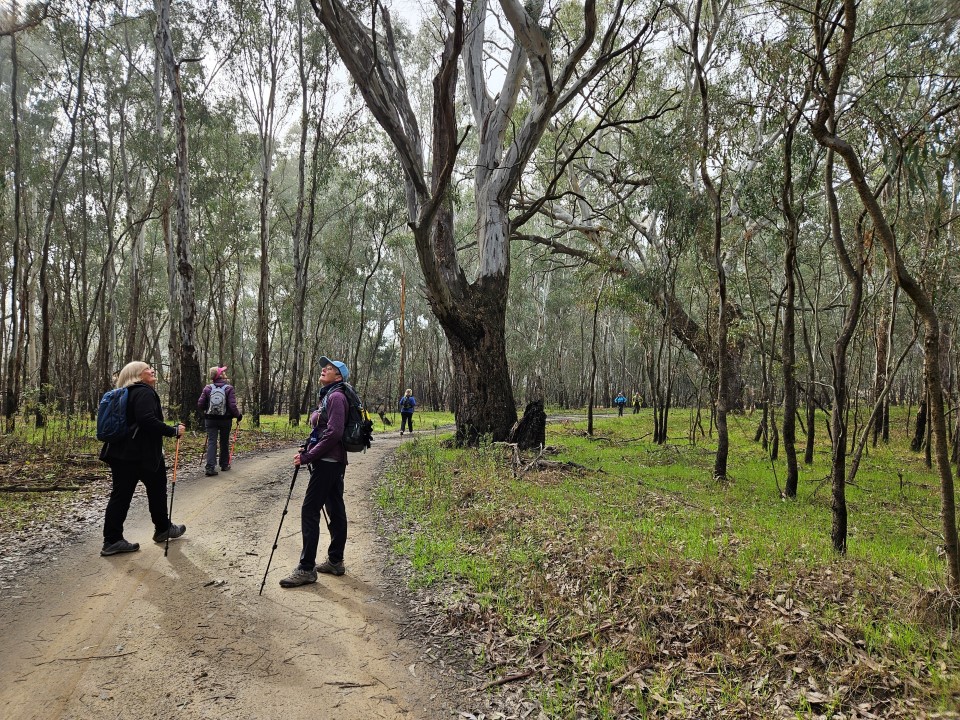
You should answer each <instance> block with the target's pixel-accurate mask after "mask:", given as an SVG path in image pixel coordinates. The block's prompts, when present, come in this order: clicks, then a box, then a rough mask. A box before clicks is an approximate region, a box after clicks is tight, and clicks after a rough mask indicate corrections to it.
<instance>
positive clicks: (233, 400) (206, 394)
mask: <svg viewBox="0 0 960 720" xmlns="http://www.w3.org/2000/svg"><path fill="white" fill-rule="evenodd" d="M213 384H214V385H216V386H217V387H226V393H227V414H226V415H207V414H206V412H207V408H208V407H210V386H209V385H207V386H206V387H205V388H203V392H202V393H200V399H199V400H197V409H199V410H201V411H202V412H203V413H204V417H205V418H207V419H208V420H222V419H224V418H236V419H237V421H238V422H239V421H240V420H242V419H243V413H242V412H240V410H239V409H238V408H237V396H236V394H235V393H234V392H233V385H231V384H229V383H228V382H226V381H224V380H217V381H216V382H215V383H213Z"/></svg>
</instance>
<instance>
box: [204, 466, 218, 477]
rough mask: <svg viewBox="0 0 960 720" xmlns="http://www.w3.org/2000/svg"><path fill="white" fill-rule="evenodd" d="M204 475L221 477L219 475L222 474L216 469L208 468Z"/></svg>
mask: <svg viewBox="0 0 960 720" xmlns="http://www.w3.org/2000/svg"><path fill="white" fill-rule="evenodd" d="M203 473H204V475H219V474H220V473H219V472H218V471H217V469H216V468H212V467H208V468H207V469H206V470H204V471H203Z"/></svg>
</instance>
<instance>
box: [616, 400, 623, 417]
mask: <svg viewBox="0 0 960 720" xmlns="http://www.w3.org/2000/svg"><path fill="white" fill-rule="evenodd" d="M617 415H623V405H622V404H621V403H617Z"/></svg>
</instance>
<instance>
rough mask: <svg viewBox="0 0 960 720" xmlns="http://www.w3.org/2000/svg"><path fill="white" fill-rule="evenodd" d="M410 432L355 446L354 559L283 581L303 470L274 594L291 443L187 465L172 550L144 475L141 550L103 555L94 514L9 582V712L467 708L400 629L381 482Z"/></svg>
mask: <svg viewBox="0 0 960 720" xmlns="http://www.w3.org/2000/svg"><path fill="white" fill-rule="evenodd" d="M398 442H399V440H398V439H396V438H385V437H378V438H377V441H376V442H375V443H374V447H373V448H372V449H371V450H370V451H368V452H367V453H366V454H363V455H356V454H354V455H351V457H350V466H349V467H348V469H347V476H346V486H347V498H346V503H347V514H348V517H349V518H350V528H349V539H348V541H347V552H346V558H345V562H346V565H347V574H346V575H345V576H343V577H328V576H324V575H321V576H320V579H319V581H318V582H317V584H315V585H307V586H304V587H301V588H295V589H291V590H284V589H282V588H280V587H279V585H278V584H277V582H278V580H279V579H280V578H281V577H283V576H284V575H285V574H286V573H287V572H288V571H289V570H290V569H292V568H293V566H294V565H295V564H296V561H297V559H298V555H299V551H300V502H301V500H302V498H303V492H304V490H305V488H306V477H304V475H305V473H301V475H300V477H299V478H298V480H297V484H296V487H295V489H294V492H293V499H292V500H291V502H290V512H289V514H288V515H287V517H286V519H285V521H284V525H283V531H282V534H281V537H280V544H279V547H278V549H277V551H276V554H275V555H274V558H273V565H272V566H271V568H270V575H269V577H268V578H267V584H266V587H265V588H264V591H263V595H262V596H258V594H257V593H258V591H259V589H260V582H261V580H262V578H263V573H264V570H265V568H266V564H267V558H268V557H269V555H270V549H271V546H272V544H273V539H274V537H275V536H276V532H277V523H278V522H279V520H280V514H281V511H282V508H283V503H284V501H285V500H286V496H287V493H288V491H289V489H290V478H291V476H292V469H293V468H292V465H291V459H292V456H293V451H292V450H289V451H276V452H272V453H269V454H266V455H261V456H258V457H254V458H250V459H240V460H239V461H238V462H237V463H236V464H235V467H234V469H233V470H232V471H230V472H228V473H221V474H220V475H219V476H216V477H210V478H208V477H203V476H202V474H199V473H197V472H196V471H193V472H191V473H190V474H181V475H180V477H179V478H178V480H179V481H178V483H177V490H176V496H175V500H174V512H173V516H174V520H175V521H176V522H181V523H186V525H187V534H186V535H185V536H184V537H183V538H181V539H179V540H175V541H173V542H171V543H170V553H169V556H168V557H164V554H163V545H162V544H155V543H153V542H151V535H152V525H151V523H150V520H149V514H148V512H147V509H146V503H145V499H144V497H143V493H142V487H141V488H138V492H137V497H136V498H135V499H134V504H133V507H132V508H131V512H130V515H129V517H128V519H127V524H126V528H125V535H126V537H127V539H128V540H131V541H136V542H139V543H140V545H141V549H140V551H139V552H136V553H131V554H128V555H116V556H113V557H110V558H102V557H100V556H99V554H98V553H99V550H100V545H101V537H100V532H99V529H98V528H88V529H87V530H85V531H84V532H83V533H82V535H81V536H80V537H78V539H77V542H76V543H75V544H73V545H69V546H67V547H64V548H62V549H61V551H60V553H59V556H58V557H57V558H55V559H53V560H51V561H48V562H45V563H43V565H42V566H41V567H39V568H38V569H37V570H36V572H35V573H33V577H27V578H25V579H24V580H23V582H22V583H19V584H18V585H17V586H15V587H13V588H6V589H5V590H4V593H3V597H2V598H0V627H2V628H3V633H2V639H0V717H2V718H17V719H20V718H44V719H47V718H76V719H78V720H79V719H80V718H145V717H146V718H178V719H189V718H251V719H253V718H258V719H259V718H284V719H285V720H295V719H297V718H310V719H311V720H323V719H324V718H337V719H338V720H350V719H352V718H356V719H357V720H360V719H364V720H367V719H369V718H426V719H432V718H446V717H451V716H452V715H454V716H455V715H456V714H457V713H456V711H455V710H453V709H452V708H451V707H450V705H449V701H448V700H447V699H445V696H444V693H443V692H442V691H441V689H440V685H441V682H440V681H439V680H438V679H437V678H436V677H435V676H434V675H432V673H433V668H432V667H431V666H430V665H427V664H426V663H425V662H423V660H422V658H421V656H420V654H419V653H418V648H417V647H414V646H413V643H412V642H410V641H407V640H404V639H402V638H401V637H400V635H401V629H402V625H401V624H400V623H401V622H402V621H403V619H404V618H403V613H402V612H401V610H400V609H399V608H398V606H397V605H396V604H395V603H394V602H393V600H392V592H391V588H390V587H389V584H388V582H387V581H386V580H385V579H384V577H383V575H382V574H381V571H380V568H381V567H382V551H381V550H380V549H379V548H378V544H377V541H376V536H375V520H374V512H373V509H372V506H371V502H370V492H371V488H372V487H373V483H374V480H375V476H376V475H377V473H378V470H379V466H380V463H381V462H382V461H383V459H384V458H385V457H386V456H387V455H388V453H389V451H390V450H391V449H393V448H394V447H396V445H397V444H398ZM324 533H325V530H324ZM327 539H328V536H327V535H326V534H324V535H323V536H322V537H321V549H320V557H322V556H323V555H324V552H325V548H326V542H327ZM443 682H445V683H447V684H449V680H446V679H445V680H444V681H443ZM445 691H446V692H447V693H451V691H452V688H450V687H447V688H446V689H445Z"/></svg>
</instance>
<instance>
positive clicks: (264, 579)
mask: <svg viewBox="0 0 960 720" xmlns="http://www.w3.org/2000/svg"><path fill="white" fill-rule="evenodd" d="M298 472H300V466H299V465H297V466H296V467H295V468H294V470H293V479H292V480H291V481H290V492H288V493H287V502H286V503H285V504H284V506H283V515H281V516H280V525H279V526H278V527H277V537H276V538H275V539H274V541H273V550H271V551H270V559H269V560H267V569H266V572H264V573H263V582H262V583H260V592H259V593H257V594H258V595H263V586H264V585H266V584H267V573H269V572H270V563H272V562H273V551H274V550H276V549H277V544H278V543H279V542H280V528H282V527H283V519H284V518H285V517H286V516H287V508H288V507H289V506H290V498H291V497H292V496H293V486H294V484H295V483H296V482H297V473H298Z"/></svg>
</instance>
